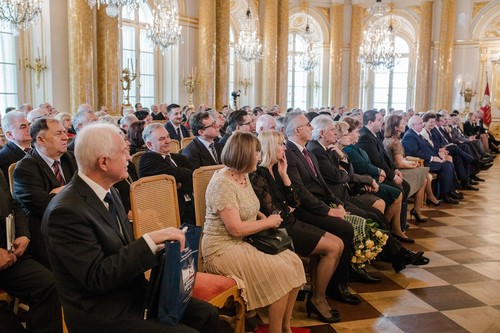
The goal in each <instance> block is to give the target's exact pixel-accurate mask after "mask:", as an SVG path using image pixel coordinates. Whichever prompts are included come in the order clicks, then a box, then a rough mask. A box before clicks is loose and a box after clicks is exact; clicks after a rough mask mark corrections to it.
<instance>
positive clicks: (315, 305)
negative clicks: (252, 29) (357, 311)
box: [250, 131, 344, 323]
mask: <svg viewBox="0 0 500 333" xmlns="http://www.w3.org/2000/svg"><path fill="white" fill-rule="evenodd" d="M259 140H260V142H261V145H262V162H261V164H260V165H259V166H258V168H257V171H256V172H254V173H253V174H250V181H251V182H252V186H253V188H254V191H255V194H256V195H257V197H258V198H259V201H260V211H261V212H262V213H263V214H264V215H266V216H269V215H271V214H273V213H274V214H275V213H276V212H278V211H279V212H280V215H281V217H282V218H283V222H282V224H281V227H284V228H286V231H287V233H288V235H289V236H290V237H291V238H292V239H293V244H294V247H295V252H297V253H298V254H300V255H301V256H309V255H311V254H318V255H320V256H321V258H320V260H319V262H318V265H317V267H316V272H315V281H314V286H315V288H314V294H313V296H312V297H311V298H309V300H308V301H307V304H306V306H307V314H308V316H310V315H311V312H314V313H316V314H317V315H318V317H319V318H320V320H322V321H324V322H328V323H333V322H337V321H339V320H340V314H339V313H338V311H336V310H333V309H330V307H329V305H328V303H327V301H326V287H327V285H328V282H329V281H330V278H331V277H332V275H333V273H334V272H335V269H336V267H337V265H338V262H339V259H340V256H341V253H342V251H343V248H344V244H343V242H342V240H341V239H340V238H338V237H337V236H335V235H332V234H330V233H327V232H325V231H324V230H323V229H320V228H318V227H315V226H313V225H311V224H307V223H304V222H302V221H299V220H297V219H295V217H294V215H293V214H292V212H293V211H294V209H295V208H296V207H298V206H299V205H300V195H299V193H297V191H296V189H295V188H294V187H293V186H292V182H291V181H290V178H289V177H288V175H287V166H288V165H287V161H286V157H285V150H286V147H285V145H284V137H283V135H282V134H281V133H280V132H276V131H265V132H263V133H261V134H260V135H259Z"/></svg>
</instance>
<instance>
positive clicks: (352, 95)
mask: <svg viewBox="0 0 500 333" xmlns="http://www.w3.org/2000/svg"><path fill="white" fill-rule="evenodd" d="M362 22H363V7H361V5H352V14H351V50H350V53H349V54H350V56H349V90H348V97H347V108H348V109H350V108H357V107H359V84H360V75H361V72H360V71H361V67H360V65H359V62H358V55H359V47H360V46H361V37H362V35H363V24H362Z"/></svg>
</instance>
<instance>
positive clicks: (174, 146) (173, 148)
mask: <svg viewBox="0 0 500 333" xmlns="http://www.w3.org/2000/svg"><path fill="white" fill-rule="evenodd" d="M179 149H181V144H180V143H179V141H178V140H175V139H172V141H171V142H170V154H172V153H177V152H178V151H179Z"/></svg>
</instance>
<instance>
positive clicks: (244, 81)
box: [240, 78, 252, 96]
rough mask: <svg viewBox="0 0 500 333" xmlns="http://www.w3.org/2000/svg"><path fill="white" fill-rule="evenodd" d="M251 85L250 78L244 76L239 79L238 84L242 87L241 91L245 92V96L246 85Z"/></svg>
mask: <svg viewBox="0 0 500 333" xmlns="http://www.w3.org/2000/svg"><path fill="white" fill-rule="evenodd" d="M251 85H252V80H251V79H247V78H245V79H243V80H240V86H242V87H243V93H244V94H245V96H246V94H247V89H248V87H250V86H251Z"/></svg>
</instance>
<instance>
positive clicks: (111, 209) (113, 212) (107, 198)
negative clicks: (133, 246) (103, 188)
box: [104, 192, 123, 236]
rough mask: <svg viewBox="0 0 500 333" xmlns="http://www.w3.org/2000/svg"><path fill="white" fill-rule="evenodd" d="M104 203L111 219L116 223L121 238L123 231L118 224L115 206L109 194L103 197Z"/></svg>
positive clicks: (118, 219)
mask: <svg viewBox="0 0 500 333" xmlns="http://www.w3.org/2000/svg"><path fill="white" fill-rule="evenodd" d="M104 202H106V203H107V204H108V206H109V207H108V210H109V212H110V213H111V216H112V217H113V219H114V220H115V221H116V223H118V229H119V230H120V234H121V235H122V236H123V229H122V225H121V223H120V218H119V217H118V211H117V210H116V204H115V201H114V200H113V197H112V196H111V193H109V192H108V193H106V196H105V197H104Z"/></svg>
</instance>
